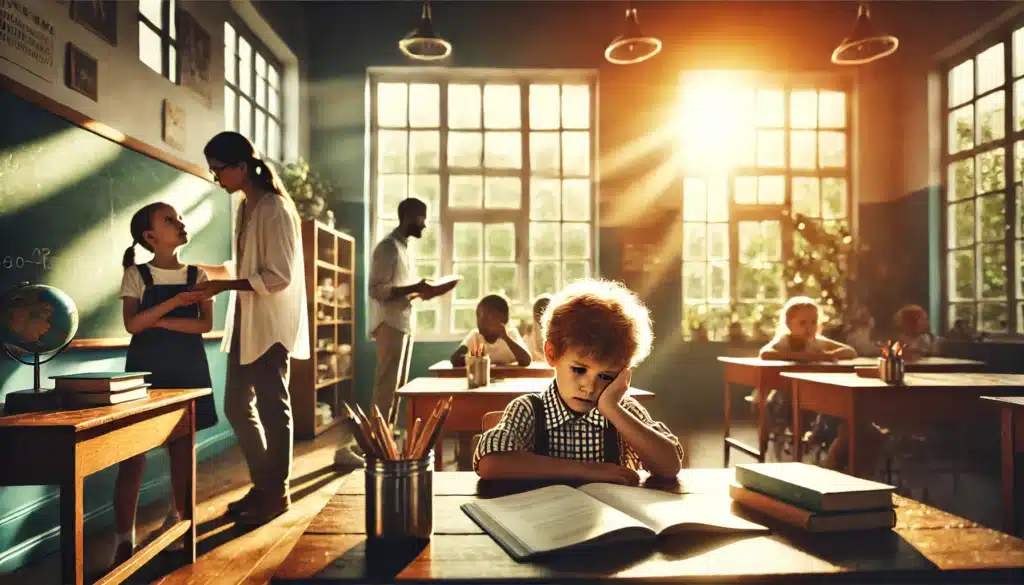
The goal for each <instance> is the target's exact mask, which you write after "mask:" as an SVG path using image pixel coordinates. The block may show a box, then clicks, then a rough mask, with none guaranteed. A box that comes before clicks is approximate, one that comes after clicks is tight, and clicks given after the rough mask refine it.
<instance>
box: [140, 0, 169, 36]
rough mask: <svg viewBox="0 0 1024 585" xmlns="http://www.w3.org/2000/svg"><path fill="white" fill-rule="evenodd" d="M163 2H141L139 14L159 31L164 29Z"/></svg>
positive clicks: (146, 0)
mask: <svg viewBox="0 0 1024 585" xmlns="http://www.w3.org/2000/svg"><path fill="white" fill-rule="evenodd" d="M161 4H162V2H161V0H139V14H140V15H142V16H144V17H146V19H148V20H149V21H150V22H152V23H153V24H154V25H155V26H156V27H157V28H158V29H160V30H163V28H164V14H163V10H161V6H160V5H161Z"/></svg>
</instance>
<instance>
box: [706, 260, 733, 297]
mask: <svg viewBox="0 0 1024 585" xmlns="http://www.w3.org/2000/svg"><path fill="white" fill-rule="evenodd" d="M708 298H710V299H711V300H712V301H722V302H728V300H729V263H728V262H712V263H710V264H708Z"/></svg>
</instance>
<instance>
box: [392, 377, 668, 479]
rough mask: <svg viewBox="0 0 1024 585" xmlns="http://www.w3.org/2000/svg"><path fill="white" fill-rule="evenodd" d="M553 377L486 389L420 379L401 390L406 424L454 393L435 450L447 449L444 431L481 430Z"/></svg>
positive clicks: (644, 395)
mask: <svg viewBox="0 0 1024 585" xmlns="http://www.w3.org/2000/svg"><path fill="white" fill-rule="evenodd" d="M550 383H551V382H550V380H540V379H532V378H512V379H508V380H499V381H497V382H493V383H491V384H489V385H487V386H484V387H483V388H474V389H472V390H470V389H469V387H468V382H467V381H466V378H465V377H463V378H431V377H425V378H416V379H415V380H412V381H410V382H409V383H408V384H406V385H405V386H402V387H401V388H399V389H398V392H397V394H398V397H399V399H404V400H406V409H405V412H406V420H407V423H406V427H405V428H407V429H411V428H412V425H413V423H414V422H415V421H416V418H417V417H419V418H422V419H423V420H424V421H426V420H427V419H428V418H429V417H430V413H431V412H433V410H434V406H435V405H436V404H437V403H438V401H440V400H442V399H444V398H448V397H449V396H452V397H453V398H454V400H453V401H452V411H451V413H450V414H449V415H448V419H447V420H446V421H445V423H444V429H443V431H442V432H441V434H440V435H438V437H437V443H435V445H434V453H435V454H440V453H442V452H443V451H442V450H441V446H442V444H443V441H444V433H447V432H460V431H461V432H468V431H472V432H475V433H479V432H480V431H481V429H480V423H481V420H482V419H483V416H484V415H485V414H487V413H488V412H492V411H501V410H505V407H506V406H508V403H509V402H512V399H514V398H516V397H517V396H522V395H523V394H531V393H534V392H543V391H544V390H546V389H547V388H548V385H549V384H550ZM626 392H627V394H628V395H629V396H632V397H633V398H635V399H637V400H639V401H641V402H643V401H647V400H650V399H652V398H654V393H652V392H648V391H646V390H639V389H637V388H630V389H629V390H627V391H626ZM442 459H443V458H442V457H440V456H438V455H435V456H434V468H435V469H437V470H438V471H440V470H441V469H443V463H442Z"/></svg>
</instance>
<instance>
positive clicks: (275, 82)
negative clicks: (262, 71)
mask: <svg viewBox="0 0 1024 585" xmlns="http://www.w3.org/2000/svg"><path fill="white" fill-rule="evenodd" d="M267 85H269V86H270V87H272V88H274V89H281V81H280V75H279V74H278V72H277V67H274V66H273V65H268V66H267Z"/></svg>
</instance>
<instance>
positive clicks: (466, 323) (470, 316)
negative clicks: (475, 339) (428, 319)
mask: <svg viewBox="0 0 1024 585" xmlns="http://www.w3.org/2000/svg"><path fill="white" fill-rule="evenodd" d="M475 327H476V305H475V304H473V303H465V304H462V305H452V331H454V332H456V333H463V332H466V331H469V330H471V329H473V328H475Z"/></svg>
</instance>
